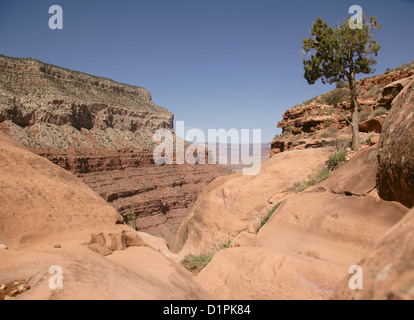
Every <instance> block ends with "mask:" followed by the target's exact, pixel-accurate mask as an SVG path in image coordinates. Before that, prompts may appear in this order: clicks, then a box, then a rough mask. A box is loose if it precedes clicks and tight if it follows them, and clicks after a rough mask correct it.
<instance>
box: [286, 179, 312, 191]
mask: <svg viewBox="0 0 414 320" xmlns="http://www.w3.org/2000/svg"><path fill="white" fill-rule="evenodd" d="M309 187H310V186H309V184H308V181H306V180H302V181H299V182H296V183H295V184H294V185H293V187H292V188H290V191H294V192H302V191H305V190H306V189H307V188H309Z"/></svg>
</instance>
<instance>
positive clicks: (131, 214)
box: [126, 203, 137, 231]
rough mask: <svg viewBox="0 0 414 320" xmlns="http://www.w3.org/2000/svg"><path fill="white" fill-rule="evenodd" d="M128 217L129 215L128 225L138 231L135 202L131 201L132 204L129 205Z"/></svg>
mask: <svg viewBox="0 0 414 320" xmlns="http://www.w3.org/2000/svg"><path fill="white" fill-rule="evenodd" d="M126 217H127V223H128V225H129V226H130V227H131V228H133V229H134V230H135V231H137V223H136V221H135V220H136V218H137V214H136V206H135V203H131V205H130V207H129V211H128V213H127V215H126Z"/></svg>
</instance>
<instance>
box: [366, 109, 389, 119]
mask: <svg viewBox="0 0 414 320" xmlns="http://www.w3.org/2000/svg"><path fill="white" fill-rule="evenodd" d="M387 112H388V110H387V109H386V108H384V107H379V108H377V109H375V110H374V112H373V113H372V114H371V116H370V119H373V118H376V117H379V116H382V115H383V114H386V113H387Z"/></svg>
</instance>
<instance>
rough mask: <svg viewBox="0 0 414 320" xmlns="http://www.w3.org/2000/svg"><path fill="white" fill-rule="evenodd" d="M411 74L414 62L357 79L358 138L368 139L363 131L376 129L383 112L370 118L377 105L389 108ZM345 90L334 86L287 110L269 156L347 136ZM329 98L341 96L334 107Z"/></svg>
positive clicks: (348, 119) (346, 91) (346, 92)
mask: <svg viewBox="0 0 414 320" xmlns="http://www.w3.org/2000/svg"><path fill="white" fill-rule="evenodd" d="M412 75H414V64H413V63H411V64H409V65H408V66H407V67H406V68H405V69H398V70H393V71H391V72H387V73H384V74H382V75H379V76H375V77H369V78H365V79H362V80H360V81H358V82H357V90H358V92H359V96H358V104H359V111H360V112H361V113H365V115H366V117H368V121H367V122H364V121H365V120H361V122H362V123H361V125H360V130H361V134H360V139H362V140H366V139H369V135H367V134H365V133H370V132H380V131H381V128H382V124H383V123H384V119H385V117H386V115H382V116H380V117H375V116H373V117H374V118H375V119H372V120H371V119H370V118H369V117H370V116H371V115H373V114H374V112H375V111H376V110H377V109H378V108H381V107H384V108H386V109H390V107H391V103H392V101H393V100H394V98H395V97H396V96H397V95H398V94H399V92H400V91H401V90H402V89H403V88H404V86H406V85H407V83H408V82H409V80H410V77H412ZM348 91H349V90H348V89H346V88H342V89H335V90H333V91H330V92H327V93H325V94H323V95H320V96H317V97H315V98H313V99H311V100H309V101H307V102H305V103H303V104H301V105H298V106H294V107H292V108H290V109H289V110H287V111H286V112H285V113H284V115H283V119H282V120H281V121H280V122H279V123H278V124H277V127H278V128H281V129H282V131H283V133H282V135H281V136H278V137H276V138H275V139H274V141H272V153H271V154H272V155H275V154H277V153H280V152H284V151H288V150H300V149H304V148H314V147H320V146H323V145H326V144H327V143H329V142H331V141H333V140H335V139H337V138H339V137H340V138H343V139H349V138H350V137H351V134H350V128H349V124H348V121H349V122H350V121H351V111H350V103H349V101H348V100H349V99H348V98H347V97H348V96H349V92H348ZM332 97H336V98H338V97H339V98H342V100H343V102H341V103H339V104H338V105H337V109H335V108H334V106H333V105H331V104H330V103H329V101H330V99H331V98H332Z"/></svg>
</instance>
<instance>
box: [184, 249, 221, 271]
mask: <svg viewBox="0 0 414 320" xmlns="http://www.w3.org/2000/svg"><path fill="white" fill-rule="evenodd" d="M213 257H214V253H208V254H207V253H202V254H200V255H198V256H195V255H192V254H189V255H187V256H186V257H185V258H184V260H183V261H182V262H181V264H182V265H183V266H184V267H185V268H187V269H188V270H190V271H192V272H194V273H195V274H197V273H199V272H200V271H201V270H203V269H204V268H205V266H207V265H208V264H209V263H210V261H211V259H213Z"/></svg>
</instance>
